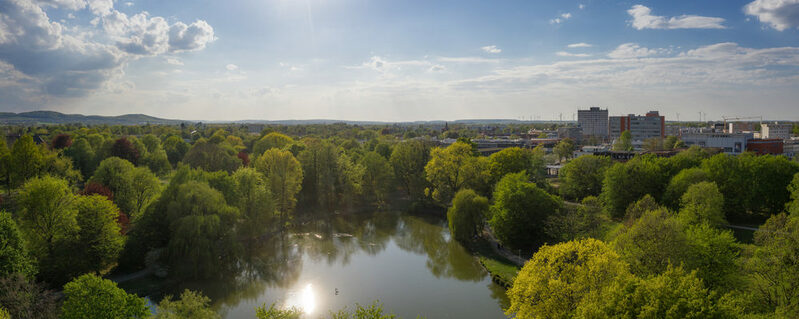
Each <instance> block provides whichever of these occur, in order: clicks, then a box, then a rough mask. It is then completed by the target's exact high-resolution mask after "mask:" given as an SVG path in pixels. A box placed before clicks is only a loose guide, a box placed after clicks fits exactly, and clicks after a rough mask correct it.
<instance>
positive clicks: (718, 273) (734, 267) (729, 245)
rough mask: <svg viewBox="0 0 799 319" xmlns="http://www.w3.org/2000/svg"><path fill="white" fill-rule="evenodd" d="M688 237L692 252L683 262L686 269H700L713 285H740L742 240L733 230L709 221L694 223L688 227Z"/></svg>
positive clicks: (726, 287) (704, 277) (697, 272)
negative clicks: (737, 239)
mask: <svg viewBox="0 0 799 319" xmlns="http://www.w3.org/2000/svg"><path fill="white" fill-rule="evenodd" d="M686 238H687V239H688V244H689V247H688V248H687V249H686V250H687V251H688V252H689V253H690V257H689V258H687V260H685V261H684V263H683V267H684V268H686V270H693V271H696V275H697V277H699V278H700V279H702V280H703V281H704V282H705V285H706V286H707V287H709V288H712V289H722V288H723V289H733V288H740V286H741V285H740V282H741V281H742V280H741V278H739V272H740V267H739V265H738V256H739V254H740V244H739V243H738V242H737V241H736V240H735V237H734V236H733V235H732V231H729V230H722V229H718V228H716V227H713V226H710V225H708V224H702V225H692V226H688V229H687V230H686Z"/></svg>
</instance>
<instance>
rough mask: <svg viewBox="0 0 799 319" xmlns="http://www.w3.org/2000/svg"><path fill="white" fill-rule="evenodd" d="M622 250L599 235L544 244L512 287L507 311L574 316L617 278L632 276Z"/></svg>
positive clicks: (527, 315)
mask: <svg viewBox="0 0 799 319" xmlns="http://www.w3.org/2000/svg"><path fill="white" fill-rule="evenodd" d="M630 277H631V276H630V274H629V272H628V270H627V265H626V264H625V263H624V262H623V261H622V260H621V258H620V257H619V255H618V254H616V252H614V251H613V249H611V248H610V247H608V246H607V245H605V244H604V243H603V242H601V241H599V240H596V239H591V238H588V239H582V240H579V241H570V242H566V243H562V244H557V245H554V246H547V245H545V246H542V247H541V248H540V249H539V250H538V252H536V253H535V255H533V258H532V259H530V261H528V262H527V263H526V264H525V265H524V267H523V268H522V270H521V271H519V274H518V275H517V276H516V279H515V280H514V281H513V286H512V287H511V288H510V289H509V290H508V298H509V299H510V307H509V308H508V310H507V311H506V313H507V315H509V316H515V317H516V318H572V317H575V315H576V314H578V313H581V312H583V311H584V310H583V309H581V308H582V306H583V305H591V304H593V303H594V302H596V301H597V300H600V299H601V298H603V297H604V295H605V292H606V291H607V290H608V289H609V287H611V286H612V285H614V283H617V282H624V281H628V280H630Z"/></svg>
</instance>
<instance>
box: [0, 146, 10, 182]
mask: <svg viewBox="0 0 799 319" xmlns="http://www.w3.org/2000/svg"><path fill="white" fill-rule="evenodd" d="M11 171H12V166H11V150H9V149H8V146H7V145H6V139H5V138H0V181H2V183H3V184H4V185H5V186H6V191H7V192H9V193H10V192H11V187H12V186H13V185H12V183H11V176H12V173H11Z"/></svg>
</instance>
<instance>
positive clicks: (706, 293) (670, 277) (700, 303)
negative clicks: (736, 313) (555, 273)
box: [578, 267, 733, 319]
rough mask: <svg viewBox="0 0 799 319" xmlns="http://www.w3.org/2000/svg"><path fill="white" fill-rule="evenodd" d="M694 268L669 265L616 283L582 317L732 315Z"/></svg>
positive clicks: (587, 308)
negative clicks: (653, 273) (649, 274)
mask: <svg viewBox="0 0 799 319" xmlns="http://www.w3.org/2000/svg"><path fill="white" fill-rule="evenodd" d="M717 299H718V297H717V295H716V293H715V292H713V291H710V290H708V289H707V288H705V286H704V285H703V283H702V280H701V279H700V278H698V277H697V276H696V273H694V272H687V271H685V270H683V269H682V268H680V267H669V268H668V269H667V270H666V271H665V272H664V273H663V274H660V275H657V276H654V277H651V278H647V279H636V280H626V281H620V282H618V283H616V284H615V285H614V286H613V287H612V288H611V289H609V291H608V293H606V294H605V295H604V296H603V297H602V298H601V299H599V300H598V302H597V305H595V306H584V307H581V310H583V311H582V312H581V313H580V314H579V316H578V317H580V318H629V319H632V318H672V319H677V318H730V317H732V315H733V314H732V313H730V312H728V311H727V310H726V309H724V308H723V307H721V306H720V305H719V304H718V300H717Z"/></svg>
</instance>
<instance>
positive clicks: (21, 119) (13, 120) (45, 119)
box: [0, 111, 182, 125]
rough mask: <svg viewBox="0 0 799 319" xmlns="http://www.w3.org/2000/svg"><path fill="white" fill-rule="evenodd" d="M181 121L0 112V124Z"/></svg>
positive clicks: (174, 121) (121, 123) (91, 123)
mask: <svg viewBox="0 0 799 319" xmlns="http://www.w3.org/2000/svg"><path fill="white" fill-rule="evenodd" d="M181 122H182V121H179V120H169V119H162V118H157V117H153V116H149V115H144V114H125V115H119V116H100V115H82V114H64V113H60V112H54V111H33V112H22V113H10V112H0V124H11V125H36V124H68V123H82V124H88V125H99V124H109V125H138V124H147V123H150V124H180V123H181Z"/></svg>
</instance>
